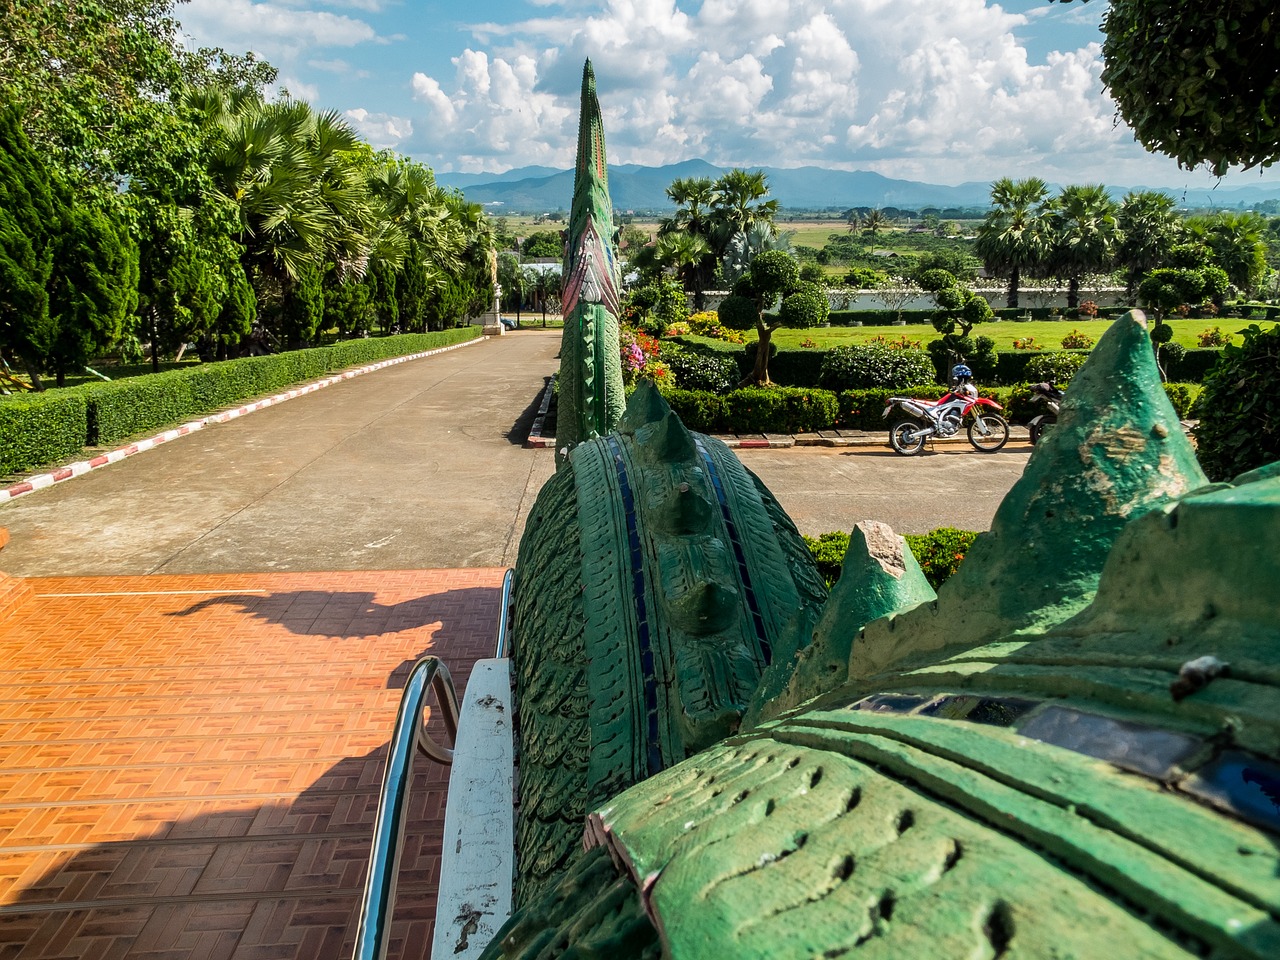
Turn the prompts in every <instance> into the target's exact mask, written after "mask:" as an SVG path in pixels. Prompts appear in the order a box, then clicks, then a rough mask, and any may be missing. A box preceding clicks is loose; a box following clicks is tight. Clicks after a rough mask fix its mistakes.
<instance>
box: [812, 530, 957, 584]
mask: <svg viewBox="0 0 1280 960" xmlns="http://www.w3.org/2000/svg"><path fill="white" fill-rule="evenodd" d="M902 538H903V539H904V540H905V541H906V542H907V547H908V548H909V549H910V550H911V554H912V556H914V557H915V558H916V563H918V564H920V570H921V572H922V573H923V574H924V576H925V579H926V580H928V581H929V583H930V585H931V586H932V587H933V589H935V590H937V589H938V587H940V586H942V584H943V583H944V582H945V581H946V580H947V578H948V577H950V576H951V575H952V574H953V573H955V572H956V568H957V567H959V566H960V561H962V560H963V559H964V558H965V555H966V554H967V553H968V552H969V548H970V547H972V546H973V541H974V540H976V539H977V538H978V534H977V533H975V532H973V531H972V530H957V529H956V528H955V527H940V528H938V529H937V530H933V531H931V532H929V533H919V534H916V533H907V534H903V537H902ZM804 542H805V545H806V546H808V548H809V552H810V553H812V554H813V560H814V562H815V563H816V564H817V566H818V572H819V573H820V574H822V579H823V580H825V581H826V582H827V586H828V587H830V586H831V585H832V584H834V583H835V582H836V581H837V580H839V579H840V568H841V566H843V565H844V555H845V553H847V552H848V550H849V534H847V533H844V532H842V531H838V530H837V531H834V532H832V533H823V534H820V535H819V536H816V537H805V538H804Z"/></svg>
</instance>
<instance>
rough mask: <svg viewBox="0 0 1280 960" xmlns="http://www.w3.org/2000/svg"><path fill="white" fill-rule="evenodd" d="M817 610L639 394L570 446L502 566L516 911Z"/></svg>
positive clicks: (787, 525)
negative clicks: (605, 810)
mask: <svg viewBox="0 0 1280 960" xmlns="http://www.w3.org/2000/svg"><path fill="white" fill-rule="evenodd" d="M825 599H826V588H825V587H824V586H823V583H822V578H821V576H820V575H819V573H818V571H817V568H816V566H815V565H814V563H813V559H812V557H811V555H810V553H809V551H808V549H807V548H806V547H805V545H804V542H803V540H802V539H801V538H800V535H799V534H798V533H797V532H796V530H795V527H794V526H793V525H792V524H791V522H790V520H789V519H788V518H787V516H786V514H785V513H784V512H783V511H782V508H781V507H780V506H779V505H778V504H777V502H776V501H775V500H774V499H773V497H772V496H771V495H770V494H769V493H768V491H767V490H766V489H765V488H764V487H763V485H762V484H760V482H759V481H758V480H757V479H756V478H755V476H754V475H753V474H751V473H750V472H749V471H748V470H747V469H746V468H745V467H743V466H742V463H741V461H739V460H738V458H737V457H736V456H734V454H733V452H732V451H731V450H729V449H728V448H727V447H725V445H724V444H722V443H720V442H719V441H717V440H714V439H712V438H711V437H706V436H702V435H699V434H695V433H691V432H690V431H688V430H687V429H685V427H684V425H683V424H682V423H681V422H680V419H679V417H677V416H676V415H675V414H674V413H673V412H672V411H671V409H670V408H669V407H668V406H667V404H666V401H664V400H663V399H662V398H661V397H660V396H659V395H658V393H657V391H656V390H655V389H654V388H653V387H652V385H650V384H647V383H646V384H642V385H641V386H640V388H639V389H637V390H636V392H635V393H634V394H633V396H632V399H631V402H630V404H629V405H628V407H627V411H626V415H625V416H624V417H623V419H622V421H621V423H620V425H619V429H618V432H617V433H614V434H611V435H609V436H607V437H603V438H600V439H597V440H590V441H586V442H584V443H581V444H579V445H578V446H576V447H575V448H574V449H573V451H572V453H571V454H570V455H569V459H568V462H567V464H566V465H565V466H564V467H562V468H561V469H560V470H559V471H557V473H556V474H555V476H554V477H552V478H551V479H550V480H549V481H548V482H547V484H546V486H544V487H543V489H542V491H541V492H540V493H539V495H538V499H537V501H536V502H535V504H534V506H533V509H532V510H531V511H530V514H529V519H528V522H527V524H526V527H525V533H524V537H523V539H522V540H521V543H520V551H519V556H518V558H517V562H516V582H515V591H514V600H513V603H514V614H513V616H514V619H513V633H514V635H515V636H516V637H519V642H518V643H517V644H516V645H515V650H514V652H513V661H514V662H513V667H514V674H515V678H516V679H515V695H516V696H515V699H516V706H515V709H516V716H517V718H518V744H519V751H520V757H519V763H520V778H519V788H518V801H519V812H518V816H517V821H516V846H517V850H518V878H519V879H518V882H517V887H516V893H517V899H518V900H521V901H523V900H527V899H529V898H530V897H531V896H533V895H534V894H535V893H536V892H538V891H539V890H540V889H542V888H543V887H545V886H546V884H547V883H548V882H549V881H551V880H552V879H554V878H555V877H556V876H557V875H558V874H559V873H560V872H561V871H562V870H563V869H564V867H565V865H566V864H567V862H568V861H569V859H570V858H571V857H572V855H573V854H574V852H575V851H576V850H578V849H579V848H580V846H581V838H582V823H583V819H584V817H585V815H586V813H587V812H588V811H589V810H590V809H591V807H592V806H593V805H595V804H598V803H600V802H603V801H604V800H607V799H608V798H609V797H612V796H614V795H615V794H617V793H619V792H620V791H622V790H623V789H625V788H626V787H628V786H631V785H632V784H634V783H638V782H640V781H641V780H644V779H645V778H646V777H650V776H652V775H653V774H655V773H657V772H658V771H660V770H663V769H665V768H667V767H668V766H671V765H672V764H674V763H678V762H679V761H681V760H684V759H685V758H686V757H688V756H691V755H692V754H694V753H696V752H698V751H699V750H703V749H705V748H707V747H710V746H713V745H714V744H716V743H718V742H720V741H721V740H723V739H724V738H725V737H726V736H729V735H730V734H732V733H734V732H736V731H737V729H738V727H739V724H740V721H741V717H742V713H743V711H744V710H745V708H746V706H747V703H748V702H749V701H750V699H751V697H752V695H753V694H754V693H755V690H756V686H757V685H758V683H759V680H760V674H761V672H762V671H764V670H765V669H766V668H768V667H769V665H770V664H771V663H773V662H774V661H776V660H780V661H783V662H789V661H790V660H791V658H792V657H793V656H794V654H795V652H796V651H797V649H798V648H799V646H800V645H801V644H803V643H805V642H807V641H808V637H809V636H810V634H811V633H812V630H813V625H814V623H815V622H816V620H817V618H818V613H819V611H820V609H821V606H822V603H823V601H824V600H825Z"/></svg>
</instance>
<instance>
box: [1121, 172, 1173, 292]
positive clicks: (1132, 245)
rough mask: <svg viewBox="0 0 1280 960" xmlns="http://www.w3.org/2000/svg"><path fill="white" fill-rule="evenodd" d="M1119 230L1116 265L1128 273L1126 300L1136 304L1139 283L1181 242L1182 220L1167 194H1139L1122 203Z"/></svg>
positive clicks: (1127, 197) (1129, 196)
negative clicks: (1135, 298) (1134, 299)
mask: <svg viewBox="0 0 1280 960" xmlns="http://www.w3.org/2000/svg"><path fill="white" fill-rule="evenodd" d="M1116 228H1117V231H1118V234H1119V240H1118V242H1117V244H1116V250H1115V258H1116V265H1117V266H1118V267H1120V268H1121V269H1123V270H1124V272H1125V300H1126V301H1127V302H1128V303H1133V298H1134V296H1135V294H1136V293H1137V289H1138V283H1139V282H1140V281H1141V280H1142V278H1143V277H1144V276H1145V275H1146V274H1147V273H1148V272H1149V271H1151V270H1154V269H1155V268H1156V267H1158V266H1160V265H1161V264H1162V263H1163V262H1164V260H1165V258H1166V257H1167V256H1168V253H1169V249H1170V248H1171V247H1173V246H1174V245H1175V244H1177V243H1178V242H1179V240H1180V239H1181V235H1182V232H1183V229H1182V218H1181V217H1179V216H1178V212H1177V210H1176V209H1175V207H1174V200H1173V198H1172V197H1171V196H1169V195H1168V194H1165V193H1160V192H1158V191H1155V190H1139V191H1135V192H1130V193H1128V194H1126V196H1125V198H1124V200H1123V201H1121V203H1120V211H1119V213H1118V214H1117V215H1116Z"/></svg>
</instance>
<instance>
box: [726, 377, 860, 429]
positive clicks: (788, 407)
mask: <svg viewBox="0 0 1280 960" xmlns="http://www.w3.org/2000/svg"><path fill="white" fill-rule="evenodd" d="M725 399H726V400H727V401H728V406H729V410H728V417H729V423H728V426H729V429H730V430H731V431H732V432H734V433H810V432H812V431H815V430H825V429H828V428H829V427H830V426H831V425H832V424H833V423H835V420H836V414H837V411H838V409H839V406H838V403H837V401H836V395H835V394H834V393H832V392H831V391H830V390H818V389H814V388H811V387H746V388H744V389H742V390H734V391H733V392H732V393H730V394H728V395H727V396H726V397H725Z"/></svg>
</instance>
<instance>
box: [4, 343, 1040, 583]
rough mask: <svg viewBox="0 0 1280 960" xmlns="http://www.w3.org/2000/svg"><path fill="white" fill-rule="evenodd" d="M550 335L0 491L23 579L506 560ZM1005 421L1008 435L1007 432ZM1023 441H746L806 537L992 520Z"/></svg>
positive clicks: (1018, 466) (532, 477)
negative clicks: (45, 482)
mask: <svg viewBox="0 0 1280 960" xmlns="http://www.w3.org/2000/svg"><path fill="white" fill-rule="evenodd" d="M559 343H560V332H559V331H558V330H548V331H542V330H537V329H531V330H521V331H519V332H518V333H515V334H511V335H508V336H504V337H500V338H495V339H492V340H489V341H486V342H485V343H481V344H476V345H474V346H469V347H467V348H466V349H465V350H457V351H453V352H450V353H443V354H439V355H437V356H433V357H429V358H425V359H422V360H415V361H412V362H409V363H404V364H400V365H397V366H394V367H389V368H387V369H384V370H379V371H377V372H376V373H372V374H369V375H367V376H363V377H359V378H356V379H354V380H349V381H345V382H342V383H337V384H335V385H333V386H331V387H328V388H327V389H325V390H322V391H319V392H317V393H313V394H309V395H306V396H302V397H298V398H297V399H295V400H291V401H289V402H287V403H284V404H281V405H279V406H276V407H271V408H268V409H266V410H260V411H257V412H255V413H253V414H252V415H250V416H247V417H242V418H239V419H236V420H233V421H231V422H229V423H222V424H216V425H211V426H209V427H206V428H205V429H204V430H201V431H199V432H198V433H195V434H192V435H190V436H186V437H181V438H179V439H177V440H174V441H172V442H170V443H165V444H163V445H162V446H160V447H157V448H156V449H154V450H149V451H147V452H145V453H141V454H138V455H137V456H134V457H131V458H129V459H127V460H125V461H122V462H120V463H117V464H113V465H111V466H109V467H105V468H103V469H101V470H97V471H94V472H93V473H90V474H87V475H85V476H82V477H75V478H73V479H70V480H67V481H65V482H63V483H60V484H58V485H56V486H54V487H50V488H48V489H43V490H37V491H35V492H34V493H30V494H27V495H25V496H23V497H21V498H19V499H17V500H14V501H11V502H9V503H6V504H3V505H0V527H7V528H8V529H9V531H10V534H11V537H12V539H11V542H10V544H9V546H8V547H7V548H6V549H5V551H4V555H3V558H2V562H0V569H3V570H5V571H6V572H8V573H10V574H13V575H16V576H66V575H76V576H108V575H138V574H147V573H162V574H180V573H260V572H273V571H275V572H284V571H303V570H388V569H398V570H414V569H424V568H459V567H505V566H511V565H513V564H514V562H515V557H516V550H517V548H518V546H519V537H520V534H521V532H522V531H523V527H524V520H525V517H526V516H527V515H528V511H529V508H530V507H531V506H532V504H533V501H534V499H535V498H536V496H537V494H538V491H539V490H540V489H541V488H542V485H543V483H544V482H545V481H546V479H547V478H548V477H550V476H551V474H552V472H553V471H554V469H555V467H554V460H553V452H552V450H551V449H550V448H544V449H526V448H525V447H524V446H523V444H524V441H525V439H526V438H527V436H528V434H529V430H530V428H531V427H532V425H533V421H534V419H535V417H536V415H537V413H538V410H539V407H540V404H541V401H542V392H543V388H544V385H545V383H546V379H547V377H549V376H550V375H551V374H552V373H554V372H555V370H556V369H557V366H558V361H557V359H556V355H557V353H558V350H559ZM1015 436H1016V434H1015ZM1030 450H1031V448H1030V447H1029V446H1028V445H1027V444H1026V443H1025V442H1018V441H1016V440H1015V441H1011V442H1010V443H1009V445H1008V446H1007V447H1006V448H1005V449H1004V450H1002V451H1000V452H999V453H996V454H990V455H988V454H982V453H977V452H976V451H974V450H972V449H971V448H970V447H969V445H968V444H967V443H965V442H963V441H961V442H958V443H939V444H936V445H934V447H933V448H932V449H931V450H930V451H929V452H926V454H925V455H923V456H920V457H910V458H907V457H899V456H896V455H895V454H893V453H892V452H891V451H890V450H889V449H888V447H887V446H882V445H876V446H842V447H834V448H832V447H804V446H794V447H783V448H773V449H770V448H768V447H767V446H764V445H761V447H760V448H758V449H749V448H747V447H743V448H741V449H740V450H739V456H740V457H741V458H742V459H743V462H744V463H746V464H747V466H748V467H750V468H751V469H752V470H754V471H755V472H756V473H757V474H758V475H759V476H760V478H761V479H762V480H763V481H764V482H765V483H766V484H767V485H768V486H769V488H770V489H771V490H773V492H774V493H775V495H777V497H778V499H779V500H780V501H781V503H782V505H783V506H784V507H785V508H786V509H787V511H788V512H789V513H790V514H791V517H792V519H793V520H794V521H795V522H796V524H797V526H798V527H799V528H800V531H801V532H802V533H807V534H810V535H816V534H819V533H824V532H827V531H830V530H848V529H849V528H850V527H851V526H852V525H853V524H854V522H856V521H858V520H861V519H877V520H882V521H884V522H885V523H888V524H889V525H890V526H892V527H893V528H894V529H895V530H898V531H899V532H902V533H924V532H927V531H929V530H932V529H934V528H936V527H940V526H957V527H961V528H964V529H971V530H985V529H986V528H987V527H988V526H989V525H990V523H991V517H992V516H993V515H994V513H995V509H996V506H997V505H998V504H999V502H1000V500H1001V498H1002V497H1003V496H1004V494H1005V493H1006V492H1007V491H1008V489H1009V487H1010V486H1012V485H1013V483H1014V482H1015V481H1016V480H1017V479H1018V477H1019V476H1021V475H1022V470H1023V467H1024V466H1025V464H1026V460H1027V457H1028V456H1029V454H1030Z"/></svg>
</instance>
